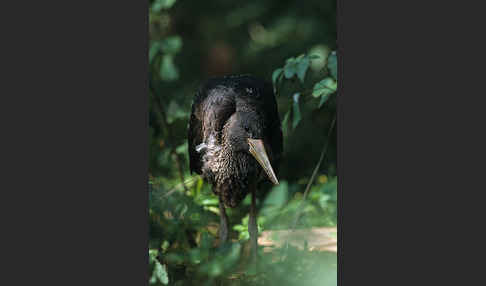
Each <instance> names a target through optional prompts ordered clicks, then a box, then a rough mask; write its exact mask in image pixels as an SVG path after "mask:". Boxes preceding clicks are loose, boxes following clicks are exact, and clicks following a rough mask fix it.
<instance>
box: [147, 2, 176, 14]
mask: <svg viewBox="0 0 486 286" xmlns="http://www.w3.org/2000/svg"><path fill="white" fill-rule="evenodd" d="M175 2H176V0H155V1H154V3H153V4H152V11H154V12H159V11H160V10H162V9H169V8H170V7H172V5H174V3H175Z"/></svg>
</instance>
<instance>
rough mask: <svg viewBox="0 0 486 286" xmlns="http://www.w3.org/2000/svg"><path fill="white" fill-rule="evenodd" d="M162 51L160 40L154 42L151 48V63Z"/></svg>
mask: <svg viewBox="0 0 486 286" xmlns="http://www.w3.org/2000/svg"><path fill="white" fill-rule="evenodd" d="M159 52H160V42H153V43H152V45H151V46H150V50H149V63H152V61H153V60H154V58H155V56H156V55H157V54H158V53H159Z"/></svg>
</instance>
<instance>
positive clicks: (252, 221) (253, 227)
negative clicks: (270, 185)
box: [248, 187, 258, 267]
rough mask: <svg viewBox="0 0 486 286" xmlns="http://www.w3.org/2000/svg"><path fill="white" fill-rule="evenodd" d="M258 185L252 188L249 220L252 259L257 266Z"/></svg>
mask: <svg viewBox="0 0 486 286" xmlns="http://www.w3.org/2000/svg"><path fill="white" fill-rule="evenodd" d="M255 193H256V187H252V188H251V205H250V217H249V221H248V232H249V233H250V245H251V261H252V263H254V265H255V267H256V264H257V255H258V253H257V250H258V226H257V220H256V216H257V214H256V197H255Z"/></svg>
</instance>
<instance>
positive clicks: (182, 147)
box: [176, 141, 187, 154]
mask: <svg viewBox="0 0 486 286" xmlns="http://www.w3.org/2000/svg"><path fill="white" fill-rule="evenodd" d="M186 152H187V141H186V142H184V144H182V145H179V146H178V147H177V148H176V153H177V154H186Z"/></svg>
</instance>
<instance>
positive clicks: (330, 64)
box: [327, 51, 338, 80]
mask: <svg viewBox="0 0 486 286" xmlns="http://www.w3.org/2000/svg"><path fill="white" fill-rule="evenodd" d="M327 68H328V69H329V72H330V73H331V75H332V77H333V78H334V79H336V80H337V79H338V75H337V55H336V51H333V52H332V53H330V54H329V57H328V58H327Z"/></svg>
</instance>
